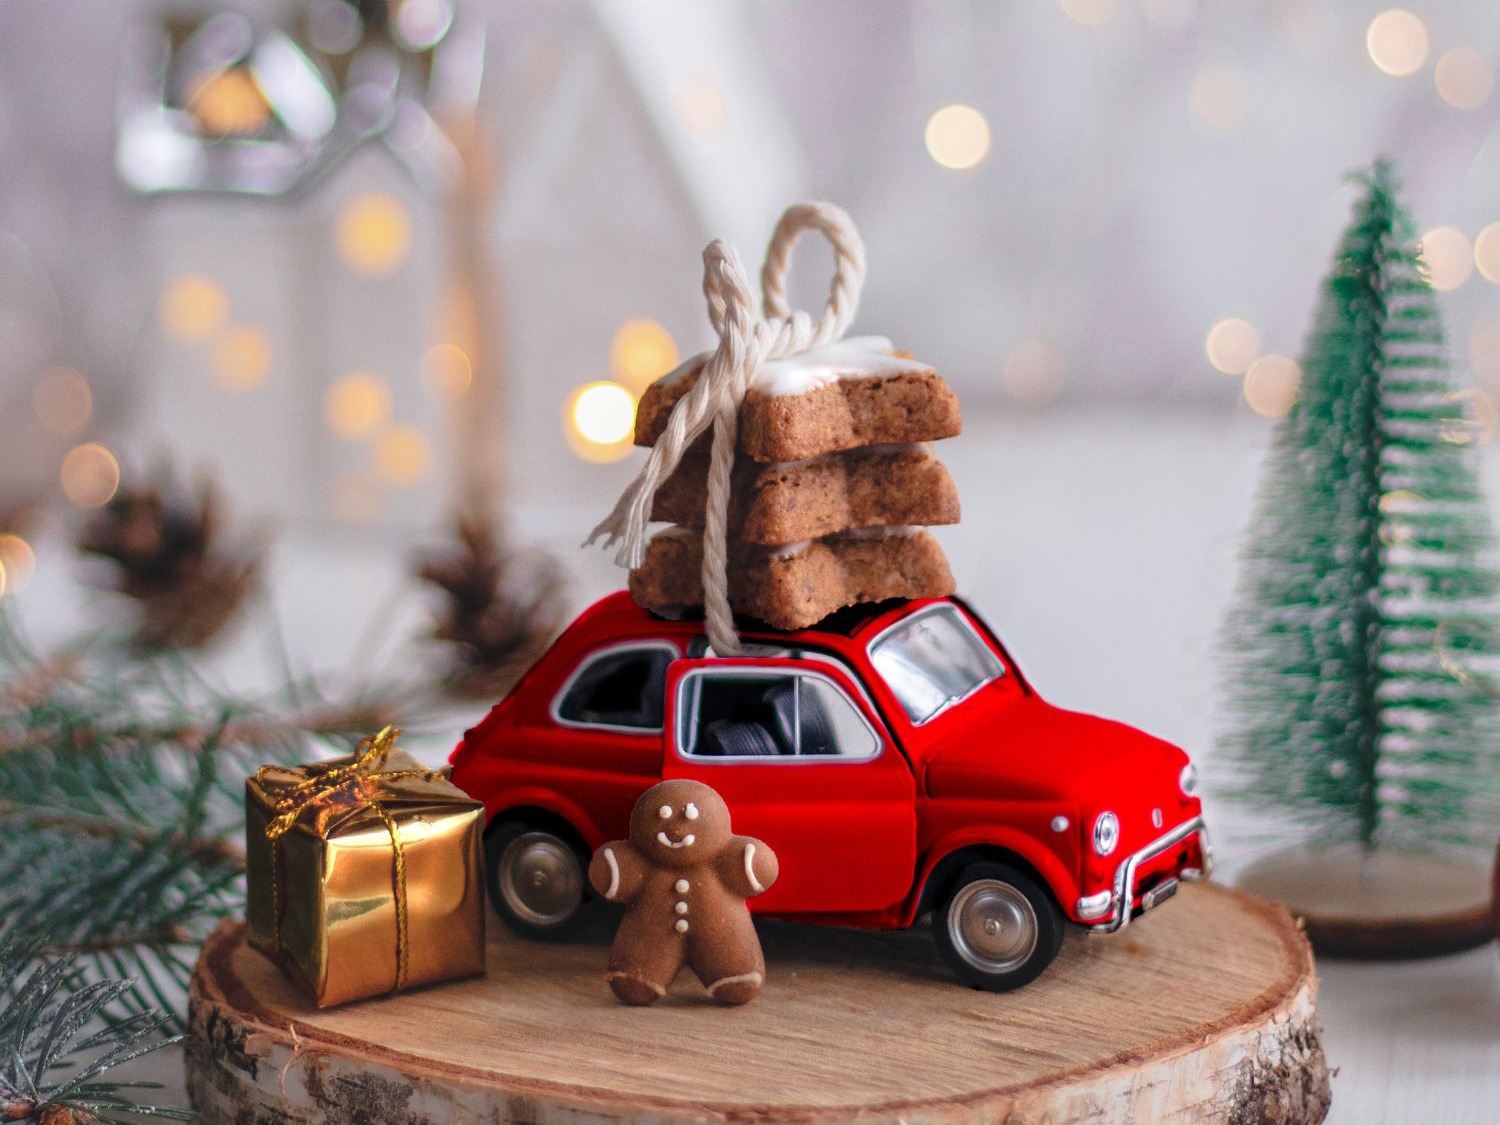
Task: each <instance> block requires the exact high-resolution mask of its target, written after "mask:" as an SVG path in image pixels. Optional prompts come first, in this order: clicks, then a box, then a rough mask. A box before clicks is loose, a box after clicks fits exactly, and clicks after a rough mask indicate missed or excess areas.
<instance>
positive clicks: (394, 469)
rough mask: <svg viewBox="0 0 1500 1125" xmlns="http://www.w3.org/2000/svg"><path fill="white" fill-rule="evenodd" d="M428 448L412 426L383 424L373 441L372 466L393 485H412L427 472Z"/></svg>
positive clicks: (424, 436)
mask: <svg viewBox="0 0 1500 1125" xmlns="http://www.w3.org/2000/svg"><path fill="white" fill-rule="evenodd" d="M431 463H432V449H431V447H430V446H429V445H428V443H427V437H426V435H425V434H423V433H422V431H421V430H419V429H417V428H416V427H415V426H405V425H396V426H387V427H386V429H385V432H384V433H382V434H381V435H380V437H378V438H377V439H376V440H375V467H376V468H378V469H379V470H380V474H381V476H383V477H385V479H386V480H388V481H391V482H392V483H393V484H412V483H413V482H415V481H419V480H421V479H422V477H423V476H425V475H426V473H427V467H428V466H429V465H430V464H431Z"/></svg>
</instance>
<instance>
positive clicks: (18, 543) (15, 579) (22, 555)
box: [0, 531, 36, 594]
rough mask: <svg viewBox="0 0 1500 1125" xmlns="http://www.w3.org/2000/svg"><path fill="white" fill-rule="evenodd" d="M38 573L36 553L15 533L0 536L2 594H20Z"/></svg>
mask: <svg viewBox="0 0 1500 1125" xmlns="http://www.w3.org/2000/svg"><path fill="white" fill-rule="evenodd" d="M35 573H36V552H35V551H33V550H32V549H31V544H30V543H28V542H26V540H24V539H22V538H21V537H20V536H19V535H17V534H15V532H12V531H7V532H4V533H3V534H0V593H8V594H19V593H20V592H21V591H22V590H24V589H26V586H27V583H29V582H30V581H31V576H32V575H33V574H35Z"/></svg>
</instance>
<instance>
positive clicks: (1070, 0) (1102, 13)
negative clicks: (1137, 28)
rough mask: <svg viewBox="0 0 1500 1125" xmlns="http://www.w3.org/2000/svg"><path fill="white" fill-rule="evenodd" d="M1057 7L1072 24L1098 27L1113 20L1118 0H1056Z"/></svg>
mask: <svg viewBox="0 0 1500 1125" xmlns="http://www.w3.org/2000/svg"><path fill="white" fill-rule="evenodd" d="M1057 6H1058V7H1060V8H1061V9H1062V10H1063V12H1064V14H1066V15H1067V17H1068V18H1069V19H1070V20H1072V21H1073V22H1074V23H1081V24H1083V25H1084V26H1085V27H1100V26H1102V25H1104V24H1106V23H1108V22H1109V21H1110V20H1112V19H1114V18H1115V13H1116V12H1118V11H1119V10H1120V0H1057Z"/></svg>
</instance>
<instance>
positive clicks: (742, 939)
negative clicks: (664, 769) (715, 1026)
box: [589, 778, 780, 1005]
mask: <svg viewBox="0 0 1500 1125" xmlns="http://www.w3.org/2000/svg"><path fill="white" fill-rule="evenodd" d="M779 870H780V868H779V866H778V864H777V861H776V853H774V852H773V851H771V849H770V848H768V847H767V846H766V845H765V844H763V843H762V842H761V841H759V840H754V839H751V838H750V837H748V836H736V835H734V834H733V832H732V831H731V827H730V821H729V808H728V806H727V805H725V804H724V799H723V798H722V797H720V796H719V794H718V793H716V792H714V790H713V789H711V788H709V787H708V786H707V785H704V784H703V783H702V782H698V781H689V780H687V779H685V778H680V779H674V780H672V781H663V782H661V783H660V784H659V785H653V786H652V787H651V788H650V789H648V790H646V792H645V793H643V794H642V795H641V798H640V800H638V801H637V802H636V804H635V809H634V811H632V812H631V814H630V839H628V840H614V841H612V842H610V843H608V844H605V845H604V846H603V847H602V848H600V849H599V850H598V851H597V852H595V853H594V858H593V862H591V863H590V864H589V882H590V884H591V885H592V886H593V888H594V890H595V891H597V892H598V893H599V894H600V895H601V896H602V897H603V898H604V899H605V900H606V901H609V902H618V903H622V904H624V906H625V917H624V918H623V919H622V920H621V922H620V928H619V930H617V931H616V932H615V940H614V944H613V945H612V946H611V947H610V951H609V970H608V972H606V973H605V979H606V980H607V981H608V982H609V985H610V987H611V988H612V989H613V990H614V993H615V995H616V996H618V997H619V998H620V999H621V1000H623V1001H624V1002H625V1003H627V1004H637V1005H641V1004H654V1003H655V1002H656V1001H657V1000H660V999H661V998H662V997H663V996H665V995H666V994H667V989H668V988H669V987H670V986H671V984H672V981H674V980H675V979H676V978H677V974H678V973H679V972H681V971H682V969H683V967H684V966H686V967H687V968H689V969H691V970H692V971H693V972H694V973H695V974H696V975H697V977H698V979H699V980H700V981H702V982H703V986H704V987H705V988H706V989H707V990H708V994H709V995H710V996H712V997H713V998H714V999H715V1000H718V1001H720V1002H721V1003H724V1004H746V1003H749V1002H750V1001H751V1000H753V999H754V998H755V997H756V995H757V994H758V993H759V992H760V988H761V985H762V984H763V983H764V982H765V978H766V961H765V956H764V955H763V954H762V952H761V948H760V939H759V938H758V937H757V936H756V933H755V925H754V923H752V922H751V920H750V911H749V909H748V908H746V906H745V900H746V899H747V898H751V897H753V896H755V895H758V894H760V893H761V892H762V891H764V890H765V889H766V888H767V887H769V886H770V885H771V884H772V883H774V882H775V881H776V876H777V873H778V871H779Z"/></svg>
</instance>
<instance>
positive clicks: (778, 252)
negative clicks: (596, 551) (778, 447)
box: [587, 203, 865, 656]
mask: <svg viewBox="0 0 1500 1125" xmlns="http://www.w3.org/2000/svg"><path fill="white" fill-rule="evenodd" d="M809 230H813V231H817V232H818V233H819V234H821V235H823V237H825V238H826V239H828V241H829V242H830V243H831V244H832V246H833V257H834V267H833V281H832V282H831V283H830V285H829V288H828V301H827V303H826V304H825V305H824V306H823V314H822V315H821V316H820V317H819V318H818V319H817V321H816V322H814V321H813V319H812V318H811V317H810V316H808V314H807V313H805V312H803V311H802V310H801V309H797V310H793V309H790V308H789V307H788V306H787V300H786V273H787V267H788V265H789V264H790V261H791V254H792V247H793V246H795V245H796V243H797V239H798V238H799V237H801V235H802V233H803V232H804V231H809ZM864 279H865V247H864V243H863V242H861V241H860V238H859V232H858V231H856V230H855V229H854V223H853V221H852V220H851V219H850V218H849V216H848V214H846V213H845V212H844V210H843V208H841V207H835V206H834V205H833V204H831V203H799V204H796V205H794V206H792V207H788V208H787V209H786V212H785V213H784V214H783V215H782V216H781V221H780V222H778V223H777V224H776V230H775V232H774V233H773V234H772V235H771V244H770V246H769V247H768V248H767V250H766V260H765V264H764V265H763V266H762V267H761V271H760V287H761V311H760V313H759V314H757V313H756V311H755V303H754V302H755V297H754V294H753V293H752V292H751V289H750V279H749V277H748V276H747V275H746V274H745V267H744V266H743V265H742V264H741V263H740V256H739V252H738V251H737V250H735V248H734V247H733V246H731V245H729V243H727V242H725V241H724V240H723V239H718V238H716V239H714V241H713V242H710V243H709V244H708V248H707V249H706V250H704V251H703V295H704V296H705V297H706V298H707V299H708V319H709V320H710V321H711V322H712V323H713V326H714V331H715V332H717V333H718V335H719V345H718V347H717V348H715V349H714V352H713V354H712V355H711V356H709V358H708V361H707V362H706V363H705V364H704V366H703V370H702V371H701V372H700V373H699V375H698V381H697V383H695V384H694V385H693V387H692V389H691V390H689V391H688V392H687V393H686V394H685V395H683V396H682V398H680V399H678V401H677V404H676V405H675V406H674V407H673V408H672V414H671V416H670V417H669V418H668V419H667V426H666V429H665V430H664V431H663V433H662V435H661V437H659V438H658V439H657V441H656V444H655V445H654V446H653V447H652V449H651V452H650V454H649V455H648V456H647V458H646V464H645V465H644V466H642V468H641V471H640V474H639V475H638V476H637V477H636V478H635V480H634V482H632V484H631V485H630V487H629V488H627V489H626V490H625V492H624V493H623V494H622V495H621V496H620V499H619V501H618V502H617V503H616V504H615V507H614V510H613V511H612V512H610V514H609V515H608V516H607V517H606V518H605V519H604V521H603V522H602V523H600V524H599V526H598V527H596V528H594V530H593V532H592V533H591V534H590V535H589V537H588V540H587V543H593V542H594V541H596V540H598V539H600V538H602V539H603V540H604V542H605V545H606V546H609V545H613V544H615V543H619V544H620V549H619V551H618V552H617V554H616V555H615V561H616V562H618V563H619V564H620V565H621V566H624V567H630V568H634V567H638V566H640V565H641V562H642V561H643V560H644V559H645V557H646V525H647V524H648V523H649V522H650V519H651V505H652V501H653V499H654V498H655V496H656V490H657V488H658V487H660V485H661V484H662V482H663V481H665V480H666V479H667V478H668V477H670V476H671V475H672V473H673V472H674V471H675V470H676V469H677V465H678V463H679V462H680V461H681V460H682V456H683V454H684V453H686V452H687V450H688V448H689V447H690V446H691V445H692V444H693V443H694V442H695V441H697V440H698V438H699V437H700V436H702V434H703V432H704V431H705V430H707V429H708V428H709V426H712V427H713V431H714V432H713V439H712V447H711V448H712V452H711V455H710V459H709V465H708V501H707V506H706V509H705V512H704V529H703V607H704V615H705V617H706V618H707V625H708V640H709V644H711V645H712V646H713V650H714V652H716V653H718V654H719V655H721V656H733V655H735V654H737V653H738V652H740V641H739V635H738V634H737V633H736V632H735V629H734V615H733V613H732V611H731V610H730V608H729V575H728V561H729V559H728V539H729V477H730V471H731V470H732V469H733V468H734V451H735V439H736V436H737V432H738V423H739V409H740V403H741V402H742V401H743V400H744V397H745V392H746V391H747V390H748V389H749V387H750V383H751V381H752V380H753V379H754V378H755V373H756V371H758V370H759V369H760V365H761V364H762V363H765V362H767V361H768V360H773V359H781V358H784V357H786V356H793V355H799V354H801V353H802V352H808V351H812V350H813V349H814V348H821V347H825V346H826V345H828V344H831V343H833V342H834V341H835V340H838V339H840V338H842V337H843V335H844V333H845V331H847V330H848V327H849V322H850V321H852V320H853V319H854V313H855V310H856V309H857V308H858V307H859V290H860V287H861V286H862V285H863V284H864Z"/></svg>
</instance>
